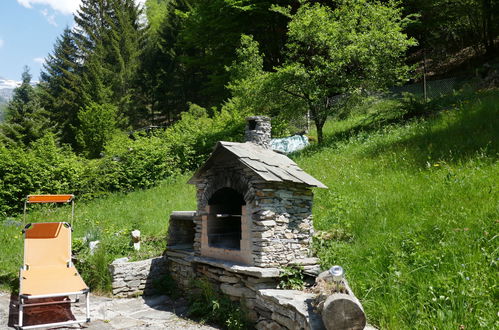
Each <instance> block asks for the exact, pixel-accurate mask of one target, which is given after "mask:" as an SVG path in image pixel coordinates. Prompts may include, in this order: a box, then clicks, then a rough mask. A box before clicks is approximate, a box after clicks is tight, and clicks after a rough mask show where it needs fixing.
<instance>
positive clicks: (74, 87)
mask: <svg viewBox="0 0 499 330" xmlns="http://www.w3.org/2000/svg"><path fill="white" fill-rule="evenodd" d="M80 69H81V68H80V65H79V64H78V48H77V46H76V43H75V41H74V38H73V35H72V33H71V30H70V29H69V28H66V29H65V30H64V32H63V33H62V35H61V36H60V37H59V38H58V39H57V41H56V43H55V45H54V50H53V52H52V54H49V55H48V57H47V58H46V60H45V63H44V65H43V70H42V72H41V80H40V84H39V87H40V92H41V98H40V99H41V102H42V105H43V107H44V108H45V109H47V110H48V111H49V115H50V119H51V121H52V123H53V124H55V125H56V126H57V129H58V131H59V136H60V138H61V141H62V142H64V143H69V144H71V145H72V146H75V145H76V138H75V127H76V126H77V125H78V122H77V120H78V118H77V116H78V109H79V108H80V107H81V105H82V100H81V98H82V95H81V91H80V85H81V79H80V75H79V74H80Z"/></svg>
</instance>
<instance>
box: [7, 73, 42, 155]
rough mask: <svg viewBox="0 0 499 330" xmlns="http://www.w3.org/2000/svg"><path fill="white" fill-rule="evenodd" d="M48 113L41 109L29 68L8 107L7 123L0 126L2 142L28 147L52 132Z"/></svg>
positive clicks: (23, 74)
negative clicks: (32, 84)
mask: <svg viewBox="0 0 499 330" xmlns="http://www.w3.org/2000/svg"><path fill="white" fill-rule="evenodd" d="M50 127H51V125H50V121H49V119H48V114H47V112H46V111H45V110H44V109H43V108H42V107H41V105H40V102H39V96H38V95H37V93H36V90H35V89H34V88H33V86H31V74H30V73H29V69H28V67H25V68H24V72H23V73H22V84H21V86H19V87H18V88H16V89H15V90H14V96H13V97H12V100H11V101H10V102H9V104H8V105H7V109H6V114H5V122H4V123H2V124H1V125H0V140H3V142H4V143H6V144H16V145H24V146H27V145H28V144H29V143H31V142H33V141H35V140H36V139H38V138H40V137H42V136H43V135H44V134H45V133H47V132H49V131H50Z"/></svg>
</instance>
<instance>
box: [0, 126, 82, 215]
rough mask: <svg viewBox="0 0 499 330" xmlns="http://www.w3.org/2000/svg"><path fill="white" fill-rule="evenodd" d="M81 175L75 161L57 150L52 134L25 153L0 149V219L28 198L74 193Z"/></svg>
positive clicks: (74, 158)
mask: <svg viewBox="0 0 499 330" xmlns="http://www.w3.org/2000/svg"><path fill="white" fill-rule="evenodd" d="M82 173H83V167H82V164H81V163H80V162H79V159H78V157H76V156H75V155H74V154H73V153H72V152H71V151H70V150H68V149H67V148H60V147H57V145H56V142H55V138H54V136H53V135H51V134H48V135H46V136H44V137H43V138H41V139H39V140H38V141H35V142H33V143H32V144H31V148H30V149H29V150H28V151H25V150H24V149H22V148H20V147H9V148H7V147H5V146H2V145H0V217H2V216H5V215H11V214H14V213H15V212H17V211H19V210H21V206H22V200H23V199H24V198H25V197H26V195H28V194H33V193H67V192H68V191H75V190H76V191H77V190H78V188H79V185H78V183H79V182H80V177H81V175H82Z"/></svg>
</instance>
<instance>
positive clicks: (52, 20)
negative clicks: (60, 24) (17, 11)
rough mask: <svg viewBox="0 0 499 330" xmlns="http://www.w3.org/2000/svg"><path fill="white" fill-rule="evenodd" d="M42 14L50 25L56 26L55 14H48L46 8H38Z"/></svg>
mask: <svg viewBox="0 0 499 330" xmlns="http://www.w3.org/2000/svg"><path fill="white" fill-rule="evenodd" d="M40 13H42V15H43V16H45V18H46V19H47V22H49V24H50V25H53V26H57V22H56V21H55V14H49V11H48V10H47V9H43V10H40Z"/></svg>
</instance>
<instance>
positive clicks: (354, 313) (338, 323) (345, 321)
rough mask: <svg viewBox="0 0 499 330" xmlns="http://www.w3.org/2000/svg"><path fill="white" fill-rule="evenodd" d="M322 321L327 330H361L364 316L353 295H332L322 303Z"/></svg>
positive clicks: (364, 319) (364, 321) (364, 322)
mask: <svg viewBox="0 0 499 330" xmlns="http://www.w3.org/2000/svg"><path fill="white" fill-rule="evenodd" d="M322 321H323V322H324V326H325V327H326V329H327V330H347V329H348V330H362V329H364V327H365V326H366V315H365V314H364V309H363V308H362V305H361V304H360V302H359V300H358V299H357V298H356V297H355V296H354V295H350V294H345V293H333V294H332V295H330V296H329V297H328V298H327V299H326V301H325V302H324V307H323V309H322Z"/></svg>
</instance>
